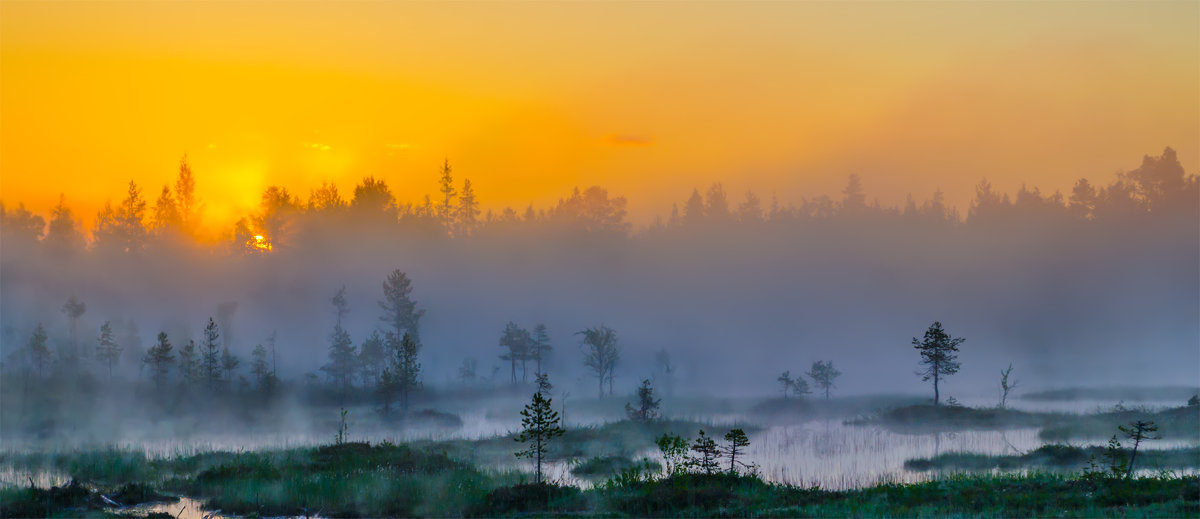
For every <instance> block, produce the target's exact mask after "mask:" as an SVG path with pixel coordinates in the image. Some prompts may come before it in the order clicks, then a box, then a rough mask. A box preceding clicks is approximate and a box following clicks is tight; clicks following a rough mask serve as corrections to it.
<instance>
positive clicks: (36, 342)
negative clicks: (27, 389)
mask: <svg viewBox="0 0 1200 519" xmlns="http://www.w3.org/2000/svg"><path fill="white" fill-rule="evenodd" d="M29 361H30V362H31V363H33V371H34V373H36V374H37V376H38V377H42V376H44V375H45V374H46V367H47V366H48V365H49V364H50V348H49V347H47V346H46V328H45V327H44V326H42V323H38V324H37V327H36V328H34V329H33V334H32V335H30V336H29Z"/></svg>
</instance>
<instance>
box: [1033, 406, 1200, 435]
mask: <svg viewBox="0 0 1200 519" xmlns="http://www.w3.org/2000/svg"><path fill="white" fill-rule="evenodd" d="M1134 420H1149V421H1153V422H1154V423H1156V424H1157V425H1158V433H1157V434H1158V435H1159V436H1162V437H1163V438H1164V439H1168V440H1191V441H1200V406H1184V407H1173V408H1170V409H1164V410H1161V411H1151V410H1147V409H1141V408H1132V409H1129V408H1118V409H1114V410H1111V411H1106V412H1102V413H1092V414H1087V415H1078V416H1071V417H1067V418H1064V419H1062V420H1060V421H1059V422H1058V423H1054V424H1048V425H1047V426H1045V427H1043V428H1042V430H1041V431H1038V438H1039V439H1041V440H1043V441H1056V442H1062V441H1068V440H1074V439H1107V438H1109V437H1111V436H1112V435H1113V434H1118V431H1117V426H1120V425H1128V424H1129V423H1130V422H1132V421H1134Z"/></svg>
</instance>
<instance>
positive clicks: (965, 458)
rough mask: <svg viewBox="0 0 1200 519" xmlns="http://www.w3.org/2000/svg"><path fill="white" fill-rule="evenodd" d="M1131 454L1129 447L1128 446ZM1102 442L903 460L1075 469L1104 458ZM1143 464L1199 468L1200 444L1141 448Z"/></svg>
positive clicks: (967, 467) (927, 465) (921, 467)
mask: <svg viewBox="0 0 1200 519" xmlns="http://www.w3.org/2000/svg"><path fill="white" fill-rule="evenodd" d="M1126 451H1127V453H1126V454H1127V455H1128V449H1126ZM1104 454H1105V448H1104V447H1100V446H1091V447H1076V446H1073V445H1057V444H1055V445H1043V446H1042V447H1039V448H1038V449H1036V450H1034V451H1031V452H1028V453H1025V454H1022V455H987V454H979V453H971V452H948V453H945V454H941V455H938V456H934V457H933V458H915V459H910V460H908V461H905V462H904V468H905V469H907V470H915V471H927V470H953V471H991V470H1017V469H1041V470H1058V471H1075V470H1081V469H1084V468H1086V467H1087V466H1088V465H1089V463H1090V462H1092V461H1096V463H1100V461H1099V460H1102V459H1103V458H1104ZM1139 460H1140V461H1141V462H1142V463H1143V467H1145V468H1150V469H1155V470H1170V469H1194V468H1200V447H1187V448H1178V449H1145V450H1141V451H1139Z"/></svg>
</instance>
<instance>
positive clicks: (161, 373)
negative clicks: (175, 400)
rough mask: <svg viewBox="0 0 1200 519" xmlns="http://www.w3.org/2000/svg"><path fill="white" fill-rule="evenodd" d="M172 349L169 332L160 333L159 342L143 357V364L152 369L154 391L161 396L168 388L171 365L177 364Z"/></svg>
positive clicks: (151, 376)
mask: <svg viewBox="0 0 1200 519" xmlns="http://www.w3.org/2000/svg"><path fill="white" fill-rule="evenodd" d="M172 349H173V347H172V346H171V341H170V340H168V338H167V332H158V342H157V343H156V344H155V345H154V346H151V347H150V349H149V350H146V354H145V356H143V357H142V364H144V365H145V366H146V367H147V368H149V369H150V380H153V381H154V389H155V390H156V391H157V392H158V393H159V394H160V395H161V394H162V391H163V389H164V388H166V385H167V374H168V373H170V371H171V364H173V363H174V362H175V353H174V352H173V351H172Z"/></svg>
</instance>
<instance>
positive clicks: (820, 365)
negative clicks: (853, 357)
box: [808, 360, 842, 400]
mask: <svg viewBox="0 0 1200 519" xmlns="http://www.w3.org/2000/svg"><path fill="white" fill-rule="evenodd" d="M841 374H842V372H841V371H838V370H837V369H834V367H833V361H832V360H830V361H819V360H818V361H816V362H814V363H813V365H812V369H810V370H809V371H808V378H811V379H813V383H814V384H816V386H817V387H818V388H819V389H820V390H821V391H822V392H824V393H825V400H829V390H830V389H832V388H834V387H836V386H835V385H834V384H833V381H834V380H837V378H838V377H839V376H841Z"/></svg>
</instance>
